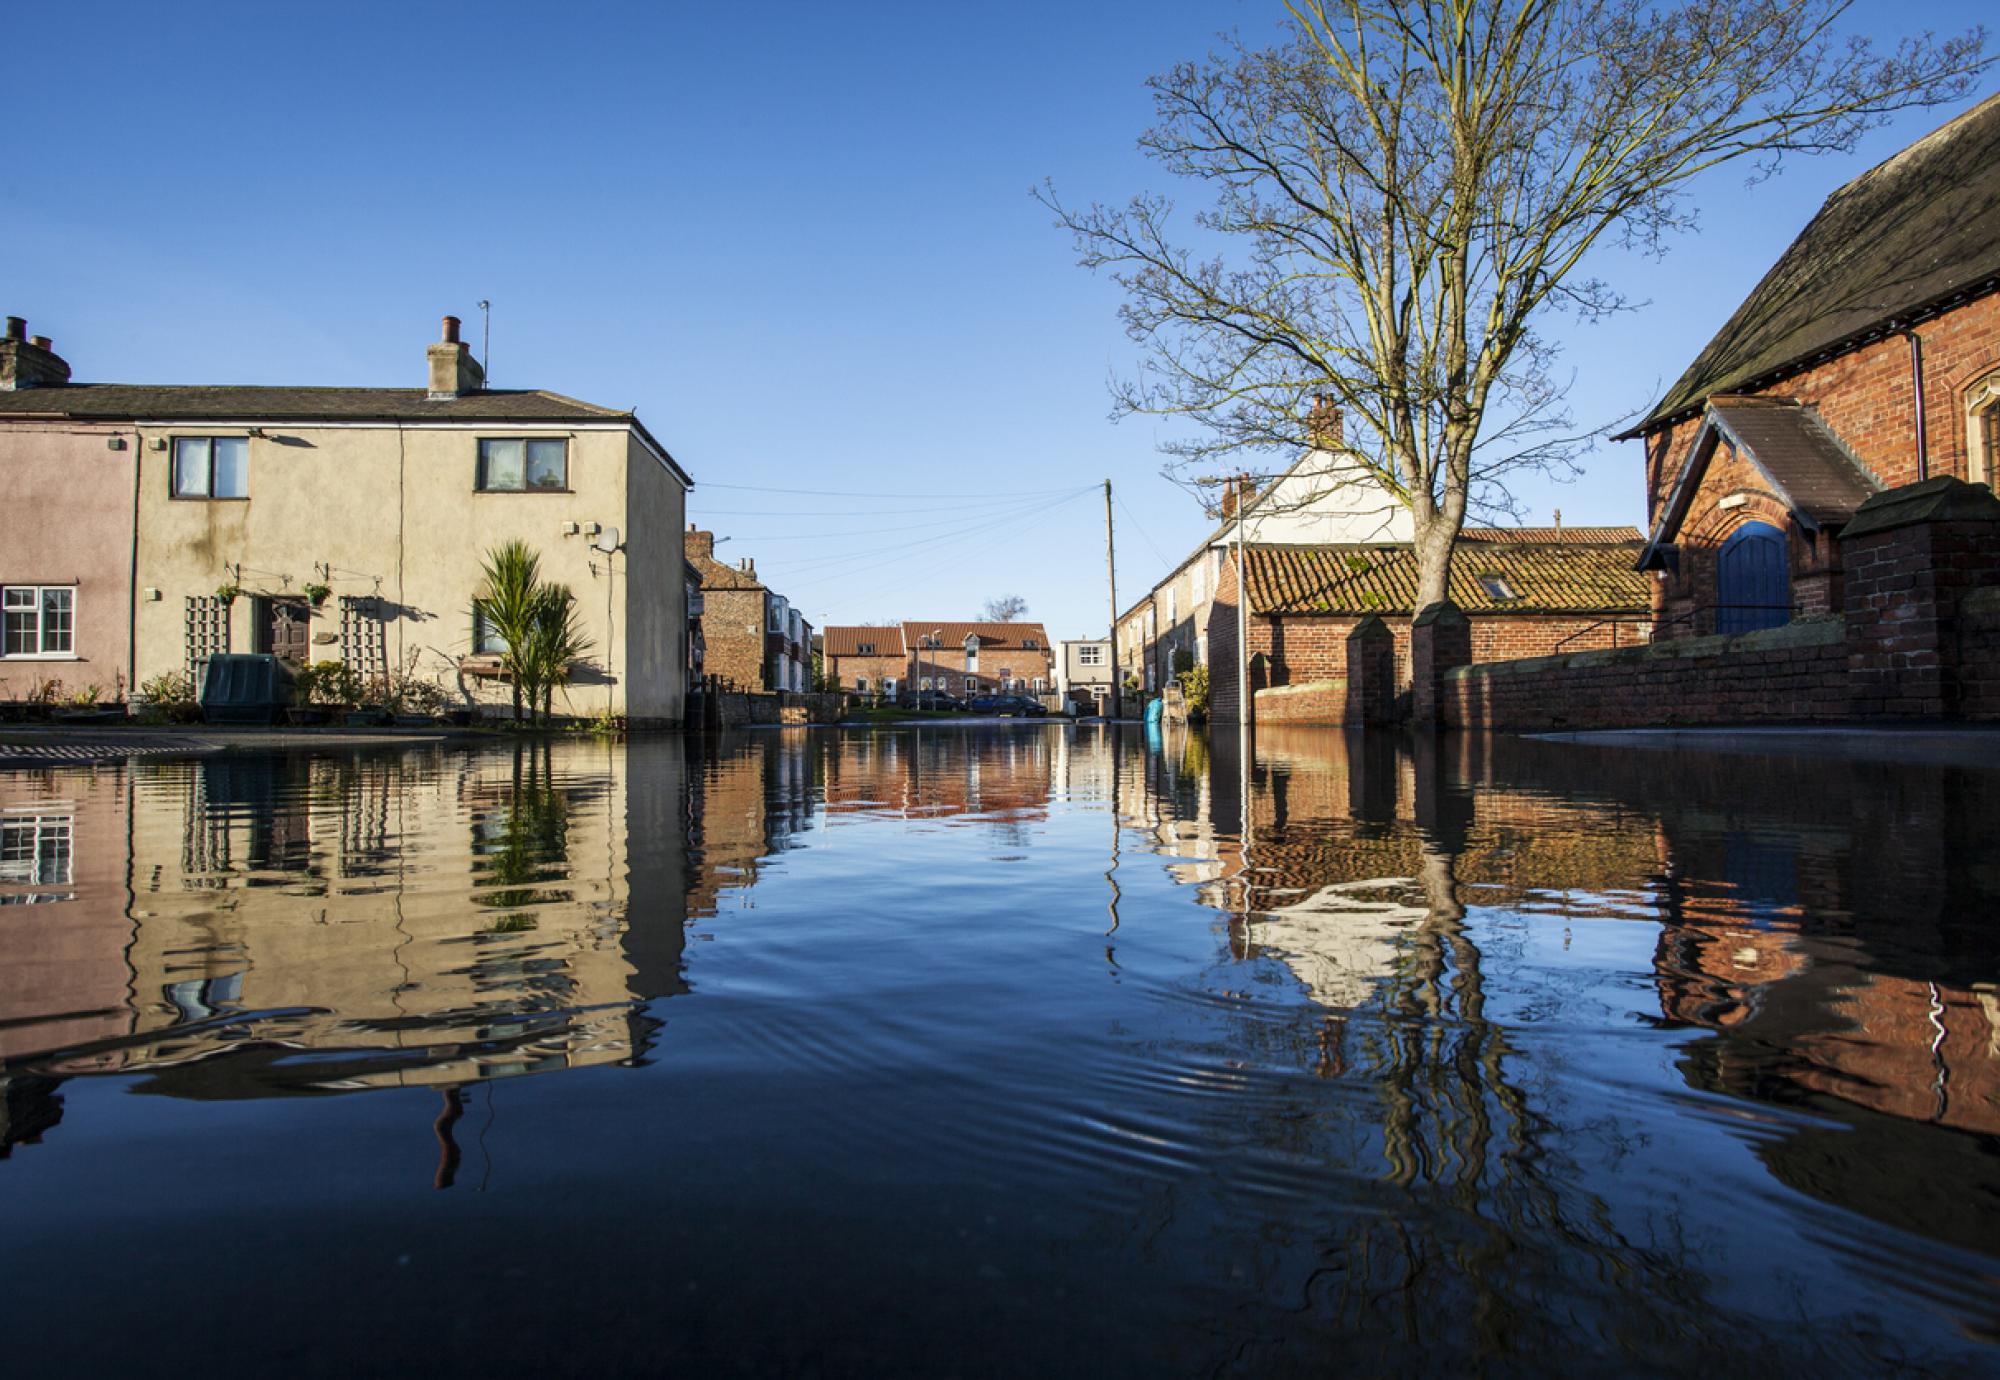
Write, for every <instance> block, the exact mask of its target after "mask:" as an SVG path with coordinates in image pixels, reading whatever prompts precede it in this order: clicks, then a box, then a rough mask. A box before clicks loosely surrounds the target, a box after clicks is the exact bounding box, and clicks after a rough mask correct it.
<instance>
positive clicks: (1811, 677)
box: [1443, 620, 1850, 729]
mask: <svg viewBox="0 0 2000 1380" xmlns="http://www.w3.org/2000/svg"><path fill="white" fill-rule="evenodd" d="M1849 712H1850V711H1849V706H1848V693H1847V638H1846V635H1845V632H1844V629H1843V627H1842V625H1841V624H1840V623H1839V622H1838V621H1835V620H1828V621H1825V622H1818V623H1793V624H1791V625H1789V626H1787V627H1783V628H1772V629H1769V630H1767V631H1764V632H1755V633H1744V634H1742V635H1741V636H1738V637H1704V638H1699V639H1686V640H1681V641H1676V642H1664V643H1661V644H1658V645H1657V646H1654V647H1650V648H1640V649H1633V650H1629V651H1618V652H1597V653H1591V654H1588V655H1584V656H1563V657H1560V658H1546V659H1541V660H1535V661H1528V662H1514V663H1502V664H1488V665H1478V664H1474V665H1472V666H1468V667H1465V668H1463V669H1461V670H1459V671H1456V672H1454V673H1452V674H1451V675H1449V676H1447V677H1446V679H1445V694H1444V703H1443V717H1444V721H1445V723H1447V724H1449V725H1451V726H1453V727H1461V728H1504V729H1560V728H1645V727H1653V726H1656V725H1662V724H1713V723H1736V724H1741V723H1801V722H1815V721H1823V720H1833V719H1844V718H1846V717H1848V716H1849Z"/></svg>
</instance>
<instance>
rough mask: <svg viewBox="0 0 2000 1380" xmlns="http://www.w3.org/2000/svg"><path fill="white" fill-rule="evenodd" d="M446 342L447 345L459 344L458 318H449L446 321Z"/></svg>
mask: <svg viewBox="0 0 2000 1380" xmlns="http://www.w3.org/2000/svg"><path fill="white" fill-rule="evenodd" d="M444 340H445V343H446V344H447V345H456V344H457V343H458V318H457V317H456V316H447V317H446V318H445V319H444Z"/></svg>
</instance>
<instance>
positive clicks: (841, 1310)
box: [0, 724, 2000, 1376]
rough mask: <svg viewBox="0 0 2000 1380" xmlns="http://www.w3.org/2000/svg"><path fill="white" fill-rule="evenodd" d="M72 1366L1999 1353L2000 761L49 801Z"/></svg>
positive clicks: (59, 1214)
mask: <svg viewBox="0 0 2000 1380" xmlns="http://www.w3.org/2000/svg"><path fill="white" fill-rule="evenodd" d="M0 834H3V836H0V1094H4V1103H3V1104H0V1204H4V1209H5V1215H6V1221H7V1230H6V1232H5V1233H4V1235H0V1280H3V1281H4V1285H3V1286H0V1288H4V1296H5V1298H6V1300H7V1303H8V1308H9V1313H10V1315H11V1316H12V1317H13V1318H14V1319H15V1320H16V1331H17V1332H20V1333H22V1335H23V1336H24V1337H25V1336H27V1335H30V1334H32V1337H33V1341H32V1342H28V1341H22V1342H20V1343H18V1344H17V1348H16V1364H17V1365H19V1366H20V1367H22V1369H23V1373H29V1372H30V1371H32V1372H33V1373H36V1374H44V1375H46V1374H74V1373H92V1372H97V1373H102V1372H105V1371H108V1370H110V1369H111V1368H113V1367H114V1366H118V1367H125V1368H129V1367H131V1366H133V1365H138V1364H149V1363H157V1362H160V1361H164V1360H165V1359H166V1358H167V1357H178V1358H181V1361H182V1363H183V1364H188V1365H194V1366H200V1367H202V1368H204V1369H211V1370H212V1369H217V1368H220V1369H221V1370H223V1371H225V1372H226V1373H232V1374H278V1373H300V1372H315V1373H333V1372H340V1373H412V1372H419V1371H421V1372H424V1373H431V1374H457V1373H486V1374H494V1373H518V1372H523V1371H544V1372H547V1371H555V1372H583V1371H590V1372H596V1373H606V1372H622V1371H635V1370H636V1371H648V1372H659V1371H675V1372H682V1373H687V1374H716V1373H720V1374H738V1373H747V1374H864V1373H865V1374H883V1373H897V1374H925V1375H952V1374H1024V1373H1039V1374H1051V1373H1075V1374H1090V1375H1120V1374H1146V1375H1157V1374H1186V1373H1212V1374H1226V1375H1257V1376H1263V1375H1274V1374H1296V1373H1307V1372H1312V1373H1325V1372H1328V1371H1334V1372H1354V1373H1378V1372H1382V1371H1385V1370H1416V1369H1419V1368H1422V1369H1424V1370H1436V1371H1444V1370H1447V1369H1449V1370H1455V1371H1474V1372H1484V1373H1544V1372H1547V1371H1549V1370H1564V1371H1569V1372H1575V1373H1607V1372H1685V1371H1688V1370H1690V1369H1693V1368H1696V1367H1702V1368H1705V1369H1707V1370H1709V1371H1710V1372H1712V1373H1723V1374H1728V1373H1739V1372H1742V1371H1747V1370H1751V1369H1756V1370H1759V1371H1765V1372H1772V1373H1792V1372H1797V1371H1805V1370H1811V1371H1815V1372H1818V1373H1820V1374H1828V1373H1839V1374H1844V1373H1884V1372H1886V1371H1889V1370H1894V1369H1927V1370H1930V1371H1934V1372H1938V1373H1946V1374H1961V1373H1962V1374H1976V1373H1989V1372H1992V1371H1994V1370H1996V1369H2000V1254H1996V1253H2000V986H1996V983H2000V944H1996V940H1995V931H1994V924H1995V916H1996V913H2000V911H1996V903H2000V853H1996V851H1995V847H1994V840H1995V838H1996V837H1997V836H2000V770H1994V769H1990V768H1984V767H1977V766H1966V767H1958V768H1946V767H1915V766H1890V765H1882V764H1869V763H1854V762H1838V761H1813V760H1788V759H1782V758H1773V757H1751V756H1710V755H1702V754H1694V753H1665V752H1644V751H1630V750H1623V751H1620V750H1611V749H1605V748H1592V747H1584V746H1578V745H1574V744H1560V743H1535V742H1522V741H1509V740H1500V739H1495V740H1486V739H1478V738H1469V739H1468V738H1454V739H1446V740H1444V741H1443V742H1442V743H1440V744H1437V745H1432V744H1428V743H1424V742H1418V741H1411V740H1405V739H1397V738H1391V737H1383V738H1365V739H1364V738H1361V737H1358V736H1357V737H1343V736H1342V735H1340V734H1338V733H1311V732H1303V731H1292V732H1289V733H1285V732H1275V731H1274V732H1269V733H1266V734H1263V735H1260V736H1259V738H1258V741H1257V744H1256V754H1255V761H1254V763H1247V764H1246V763H1245V762H1244V761H1243V760H1242V758H1241V755H1240V754H1239V753H1238V752H1237V750H1236V747H1235V744H1234V743H1233V741H1231V740H1230V739H1228V738H1225V737H1218V738H1217V739H1216V741H1215V742H1214V743H1213V744H1211V743H1209V742H1208V741H1206V740H1203V739H1200V738H1196V739H1193V740H1186V739H1180V738H1169V739H1168V740H1166V741H1165V742H1160V741H1158V740H1155V741H1154V742H1153V743H1151V744H1149V743H1148V742H1147V741H1146V739H1145V738H1144V737H1143V736H1142V735H1141V734H1139V733H1138V732H1137V731H1136V730H1132V729H1124V730H1112V729H1107V728H1104V727H1099V726H1090V725H1086V726H1082V727H1065V726H1062V725H1044V724H1029V725H1021V726H1010V727H994V728H979V727H973V726H962V727H951V726H947V727H941V728H927V729H923V730H907V729H905V730H856V731H827V730H782V731H771V732H767V733H760V734H755V735H746V736H742V737H737V738H733V739H725V740H723V741H722V742H720V743H712V744H709V745H707V746H706V747H703V746H701V745H700V744H686V743H683V742H681V741H679V740H675V739H651V740H635V741H633V742H631V743H629V744H612V745H607V744H600V743H591V742H578V743H561V744H556V745H553V746H541V745H537V746H533V747H522V748H520V749H518V750H517V749H515V748H512V747H506V748H501V749H498V750H483V749H482V750H471V749H460V748H457V747H450V748H444V747H437V746H430V747H414V748H411V749H409V750H403V751H353V752H315V753H311V754H291V755H284V754H271V755H254V754H230V755H225V756H217V757H210V758H205V759H198V760H150V759H142V760H134V761H131V762H129V763H126V764H123V765H115V766H99V767H96V768H67V767H65V768H54V769H48V770H29V771H24V770H18V769H16V770H10V771H0Z"/></svg>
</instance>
